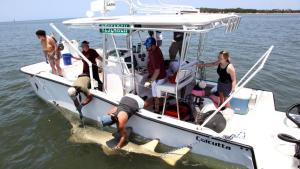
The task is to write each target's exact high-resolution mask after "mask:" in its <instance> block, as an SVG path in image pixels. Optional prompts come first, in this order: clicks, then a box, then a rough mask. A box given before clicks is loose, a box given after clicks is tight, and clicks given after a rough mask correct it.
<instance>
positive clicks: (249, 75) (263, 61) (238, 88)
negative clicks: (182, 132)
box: [200, 45, 274, 129]
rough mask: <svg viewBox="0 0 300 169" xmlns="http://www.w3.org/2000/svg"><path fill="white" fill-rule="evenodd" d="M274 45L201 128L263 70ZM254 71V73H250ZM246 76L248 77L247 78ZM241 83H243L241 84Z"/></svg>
mask: <svg viewBox="0 0 300 169" xmlns="http://www.w3.org/2000/svg"><path fill="white" fill-rule="evenodd" d="M273 48H274V46H273V45H272V46H271V47H270V48H269V49H268V50H267V52H266V53H265V54H263V55H262V56H261V58H260V59H258V61H257V62H256V63H255V64H254V65H253V67H252V68H251V69H250V70H249V71H248V72H247V73H246V74H245V76H244V77H243V78H242V79H241V80H240V81H239V82H238V83H237V87H236V90H235V91H234V92H233V93H231V94H230V96H229V97H228V98H227V99H226V100H225V101H224V103H223V104H222V105H221V106H219V107H218V108H217V110H215V111H214V113H213V114H212V115H210V116H209V117H208V118H207V119H206V120H205V121H204V122H203V123H202V124H201V126H200V129H202V128H203V126H205V125H206V124H207V123H208V122H209V121H210V120H211V119H212V118H213V117H214V116H215V115H216V114H217V113H218V112H219V111H220V110H221V109H222V107H223V106H225V105H226V104H227V103H228V102H229V101H230V100H231V99H232V97H233V96H234V95H235V94H236V93H238V92H239V91H240V90H241V89H242V88H243V87H244V86H245V85H246V84H247V83H248V82H249V81H250V80H251V79H252V78H253V77H254V76H255V75H256V74H257V73H258V72H259V71H261V70H262V68H263V67H264V65H265V63H266V61H267V59H268V58H269V56H270V54H271V52H272V50H273ZM260 62H261V64H260V65H259V66H258V67H257V65H258V64H259V63H260ZM255 67H257V69H256V70H255V71H254V72H253V70H254V68H255ZM251 72H253V73H252V74H250V73H251ZM246 77H248V78H247V79H246ZM240 84H241V85H240ZM239 85H240V86H239Z"/></svg>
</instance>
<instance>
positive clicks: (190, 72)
mask: <svg viewBox="0 0 300 169" xmlns="http://www.w3.org/2000/svg"><path fill="white" fill-rule="evenodd" d="M197 63H198V62H197V61H192V62H186V61H185V62H183V63H181V66H180V69H179V70H178V72H177V75H176V79H175V84H174V83H170V82H166V83H163V84H161V85H158V86H157V93H159V94H162V93H165V98H164V105H163V112H162V114H163V115H164V113H165V108H166V101H167V97H168V95H169V94H171V95H175V99H176V107H177V117H178V119H179V120H180V112H179V101H178V91H180V90H181V89H182V88H183V87H185V86H187V85H188V84H190V83H191V82H192V81H193V80H195V73H196V66H197Z"/></svg>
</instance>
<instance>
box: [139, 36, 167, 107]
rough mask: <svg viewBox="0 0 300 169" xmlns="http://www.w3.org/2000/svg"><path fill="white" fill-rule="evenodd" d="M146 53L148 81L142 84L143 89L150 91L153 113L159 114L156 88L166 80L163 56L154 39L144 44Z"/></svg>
mask: <svg viewBox="0 0 300 169" xmlns="http://www.w3.org/2000/svg"><path fill="white" fill-rule="evenodd" d="M144 45H145V46H146V49H147V51H148V59H149V60H148V73H149V79H148V81H147V82H146V83H145V84H144V86H145V87H150V86H151V89H152V96H153V99H154V112H156V113H159V106H160V93H157V86H158V85H160V84H163V83H164V82H165V78H166V70H165V64H164V57H163V54H162V52H161V50H160V48H159V47H158V46H156V41H155V39H154V38H152V37H149V38H148V39H147V40H146V42H145V43H144Z"/></svg>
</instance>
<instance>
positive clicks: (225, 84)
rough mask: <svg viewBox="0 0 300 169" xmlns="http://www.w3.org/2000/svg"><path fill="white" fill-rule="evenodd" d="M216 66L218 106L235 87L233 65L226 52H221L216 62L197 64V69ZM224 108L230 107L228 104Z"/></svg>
mask: <svg viewBox="0 0 300 169" xmlns="http://www.w3.org/2000/svg"><path fill="white" fill-rule="evenodd" d="M212 66H218V69H217V73H218V75H219V79H218V87H217V88H218V89H217V91H218V93H219V97H220V104H219V106H220V105H221V104H223V103H224V101H225V100H226V99H227V98H228V97H229V95H230V93H231V91H233V90H234V89H235V87H236V72H235V69H234V66H233V64H231V63H230V57H229V53H228V52H227V51H221V52H220V53H219V56H218V60H217V61H215V62H212V63H205V64H198V67H200V68H202V67H212ZM225 107H230V104H229V102H228V103H227V104H226V105H225Z"/></svg>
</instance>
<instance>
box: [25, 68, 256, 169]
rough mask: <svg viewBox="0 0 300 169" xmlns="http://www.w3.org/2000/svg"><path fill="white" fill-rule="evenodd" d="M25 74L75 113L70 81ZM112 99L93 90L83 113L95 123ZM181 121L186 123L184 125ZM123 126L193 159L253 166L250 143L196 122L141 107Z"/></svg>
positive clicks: (40, 92) (53, 100) (42, 92)
mask: <svg viewBox="0 0 300 169" xmlns="http://www.w3.org/2000/svg"><path fill="white" fill-rule="evenodd" d="M24 73H25V72H24ZM25 74H26V76H27V78H28V80H29V82H30V84H31V86H32V88H33V90H34V92H35V93H36V94H37V95H38V96H39V97H40V98H42V99H43V100H45V101H46V102H48V103H51V104H53V105H55V106H58V107H61V108H64V109H67V110H69V111H71V112H74V113H76V114H78V112H77V111H76V108H75V106H74V104H73V102H72V100H71V99H70V97H69V96H68V93H67V90H68V88H69V87H70V86H71V85H70V84H68V83H63V82H60V81H55V80H53V79H48V78H47V77H45V76H46V75H44V74H38V75H31V74H29V73H25ZM45 74H46V73H45ZM92 93H93V92H92ZM94 93H95V92H94ZM83 97H84V96H83ZM116 103H117V102H116V101H114V100H113V99H110V96H108V95H106V94H105V93H102V92H99V91H96V94H93V100H92V101H91V102H90V103H89V104H88V105H86V106H84V107H83V109H82V113H83V116H84V118H86V119H90V120H92V121H94V122H96V123H98V122H100V119H101V116H102V115H104V114H106V113H107V111H108V110H110V109H111V108H112V107H113V106H114V105H116ZM59 110H62V109H59ZM174 121H175V122H174ZM180 124H182V125H180ZM185 125H188V126H186V127H185ZM127 126H129V127H132V128H133V132H134V133H136V134H138V135H141V136H142V137H145V138H148V139H159V140H160V143H162V144H164V145H167V146H170V147H173V148H178V147H184V146H190V147H191V148H192V151H191V152H192V154H195V156H194V158H193V159H196V158H195V157H197V155H198V156H201V157H207V158H210V159H213V160H215V161H219V162H223V163H225V164H228V165H238V166H245V167H247V168H257V167H256V162H255V156H254V151H253V148H252V147H251V146H248V145H244V144H240V143H237V142H232V141H229V140H225V139H223V138H220V137H214V136H213V135H210V134H207V133H206V132H205V131H201V130H195V129H192V128H193V127H194V128H196V127H197V126H196V125H193V124H191V123H187V122H182V121H179V120H177V119H173V118H169V117H164V116H161V115H158V114H154V113H152V112H149V111H147V110H141V112H139V113H137V114H136V115H134V116H132V118H130V120H129V122H128V124H127ZM191 126H192V127H191ZM197 161H198V160H197ZM200 161H201V159H200Z"/></svg>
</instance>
